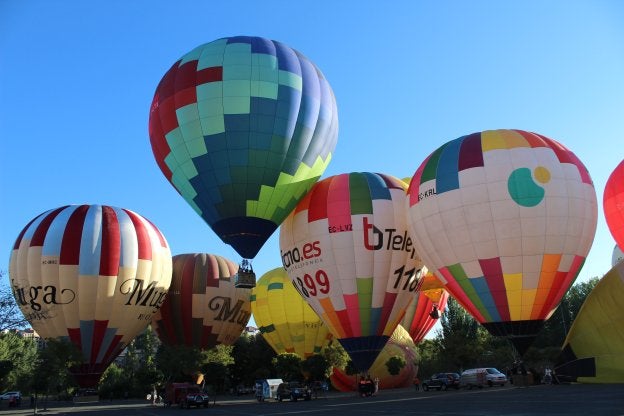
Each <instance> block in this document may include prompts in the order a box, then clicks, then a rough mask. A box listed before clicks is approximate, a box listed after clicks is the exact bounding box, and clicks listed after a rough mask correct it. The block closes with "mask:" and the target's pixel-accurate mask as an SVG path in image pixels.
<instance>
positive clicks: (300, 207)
mask: <svg viewBox="0 0 624 416" xmlns="http://www.w3.org/2000/svg"><path fill="white" fill-rule="evenodd" d="M330 186H331V181H327V180H324V181H321V182H319V183H317V184H316V186H314V188H312V190H310V192H309V193H308V195H306V196H305V197H304V199H303V200H302V201H301V203H299V204H297V208H296V209H295V213H297V212H301V211H305V210H306V209H307V210H308V222H313V221H318V220H322V219H325V218H327V217H328V212H327V210H328V204H313V205H311V204H310V201H311V200H312V199H313V198H314V200H317V199H319V200H321V201H327V200H328V198H329V190H330Z"/></svg>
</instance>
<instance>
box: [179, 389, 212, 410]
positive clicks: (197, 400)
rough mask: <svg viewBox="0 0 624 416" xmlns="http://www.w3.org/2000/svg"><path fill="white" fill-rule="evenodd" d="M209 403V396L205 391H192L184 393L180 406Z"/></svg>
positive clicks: (198, 405)
mask: <svg viewBox="0 0 624 416" xmlns="http://www.w3.org/2000/svg"><path fill="white" fill-rule="evenodd" d="M209 404H210V397H209V396H208V395H207V394H206V393H202V392H194V393H188V394H187V395H186V397H185V398H184V401H183V402H182V403H181V405H180V407H182V408H187V409H190V408H191V407H193V406H196V407H202V406H203V407H208V405H209Z"/></svg>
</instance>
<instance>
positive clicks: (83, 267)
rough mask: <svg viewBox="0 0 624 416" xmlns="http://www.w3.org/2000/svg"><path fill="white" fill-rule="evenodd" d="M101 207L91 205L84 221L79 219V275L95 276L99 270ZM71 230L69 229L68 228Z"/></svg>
mask: <svg viewBox="0 0 624 416" xmlns="http://www.w3.org/2000/svg"><path fill="white" fill-rule="evenodd" d="M102 211H103V207H102V206H100V205H91V206H90V207H89V209H88V210H87V213H86V215H85V217H84V221H81V222H80V224H81V225H82V236H80V259H79V260H78V265H79V270H80V272H79V273H80V275H82V276H94V277H95V276H97V275H98V273H99V270H100V259H101V257H102V234H103V233H104V232H105V230H104V228H103V225H104V224H103V212H102ZM69 231H70V232H71V229H70V230H69ZM81 317H82V316H81Z"/></svg>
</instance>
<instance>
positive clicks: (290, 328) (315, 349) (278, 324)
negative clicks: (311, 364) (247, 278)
mask: <svg viewBox="0 0 624 416" xmlns="http://www.w3.org/2000/svg"><path fill="white" fill-rule="evenodd" d="M251 311H252V313H253V316H254V320H255V321H256V324H257V325H258V329H259V330H260V333H261V334H262V336H263V337H264V339H265V340H266V341H267V342H268V343H269V345H270V346H271V348H273V350H275V352H276V353H278V354H282V353H285V352H292V353H295V354H297V355H299V356H300V357H301V358H304V359H305V358H307V357H309V356H311V355H312V354H318V353H320V352H321V350H322V349H323V348H324V347H326V346H327V345H329V342H330V341H331V339H332V335H331V333H330V332H329V329H328V328H327V326H325V324H323V321H321V318H319V316H318V315H317V314H316V312H314V311H313V310H312V308H311V307H310V305H308V304H307V303H306V302H305V301H304V300H303V298H302V297H301V295H300V294H299V292H297V290H296V289H295V288H294V287H293V285H292V283H291V282H290V279H288V275H287V274H286V270H284V268H283V267H278V268H276V269H273V270H270V271H268V272H266V273H265V274H264V275H262V277H260V279H258V282H257V283H256V287H255V288H254V289H253V290H252V292H251Z"/></svg>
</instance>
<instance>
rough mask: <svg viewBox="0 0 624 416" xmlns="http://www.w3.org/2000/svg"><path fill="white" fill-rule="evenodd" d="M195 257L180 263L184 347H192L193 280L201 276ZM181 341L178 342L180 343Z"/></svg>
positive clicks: (181, 321)
mask: <svg viewBox="0 0 624 416" xmlns="http://www.w3.org/2000/svg"><path fill="white" fill-rule="evenodd" d="M195 260H196V258H195V257H185V258H184V262H183V263H182V264H183V266H182V275H181V276H180V277H181V280H180V321H179V322H180V324H181V325H182V327H183V331H182V333H183V334H184V338H182V339H183V340H184V341H183V342H184V344H185V345H192V342H193V338H192V336H193V301H194V299H193V280H194V279H195V276H196V275H200V274H201V271H202V270H201V269H199V270H197V268H196V264H195ZM182 339H181V340H180V342H182Z"/></svg>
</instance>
